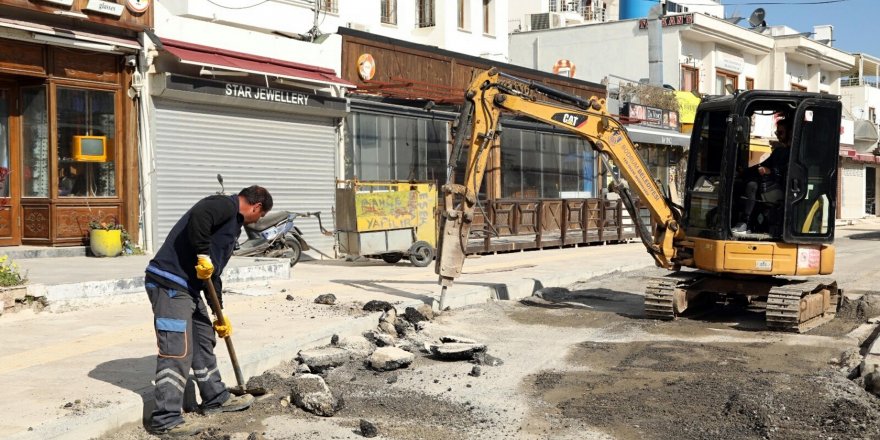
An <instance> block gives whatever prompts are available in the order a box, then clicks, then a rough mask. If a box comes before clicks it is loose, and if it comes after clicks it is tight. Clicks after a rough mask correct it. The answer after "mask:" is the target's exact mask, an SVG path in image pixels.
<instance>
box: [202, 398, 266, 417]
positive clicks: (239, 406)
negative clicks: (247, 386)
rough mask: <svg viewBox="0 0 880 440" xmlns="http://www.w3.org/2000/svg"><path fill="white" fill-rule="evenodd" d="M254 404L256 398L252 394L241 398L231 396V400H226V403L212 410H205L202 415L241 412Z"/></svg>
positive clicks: (213, 407)
mask: <svg viewBox="0 0 880 440" xmlns="http://www.w3.org/2000/svg"><path fill="white" fill-rule="evenodd" d="M253 403H254V396H252V395H250V394H242V395H241V396H234V395H232V394H230V395H229V398H228V399H226V401H225V402H223V403H222V404H220V405H217V406H212V407H210V408H203V409H202V413H203V414H205V415H207V414H215V413H220V412H232V411H241V410H245V409H248V408H250V406H251V405H252V404H253Z"/></svg>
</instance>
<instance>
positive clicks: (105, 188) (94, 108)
mask: <svg viewBox="0 0 880 440" xmlns="http://www.w3.org/2000/svg"><path fill="white" fill-rule="evenodd" d="M57 96H58V99H57V115H58V116H57V133H58V140H57V143H58V195H59V196H61V197H115V196H116V167H115V161H114V157H113V152H114V151H115V148H114V144H115V139H116V112H115V108H116V106H115V105H114V96H115V94H114V92H111V91H98V90H85V89H73V88H63V87H58V89H57Z"/></svg>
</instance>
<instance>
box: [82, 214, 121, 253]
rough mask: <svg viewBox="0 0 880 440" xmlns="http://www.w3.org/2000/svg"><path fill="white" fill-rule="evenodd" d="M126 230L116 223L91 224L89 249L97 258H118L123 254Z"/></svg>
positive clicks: (95, 222) (96, 222)
mask: <svg viewBox="0 0 880 440" xmlns="http://www.w3.org/2000/svg"><path fill="white" fill-rule="evenodd" d="M123 231H124V228H123V227H122V225H120V224H119V223H116V222H98V221H91V222H89V249H90V250H91V251H92V255H94V256H96V257H116V256H118V255H119V254H121V253H122V233H123Z"/></svg>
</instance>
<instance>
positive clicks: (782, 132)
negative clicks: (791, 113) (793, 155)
mask: <svg viewBox="0 0 880 440" xmlns="http://www.w3.org/2000/svg"><path fill="white" fill-rule="evenodd" d="M791 122H792V119H791V118H789V117H785V118H782V119H779V120H777V121H776V132H775V134H776V139H779V142H781V143H782V144H783V145H785V146H786V147H789V146H791V125H792V124H791Z"/></svg>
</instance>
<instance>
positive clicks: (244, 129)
mask: <svg viewBox="0 0 880 440" xmlns="http://www.w3.org/2000/svg"><path fill="white" fill-rule="evenodd" d="M155 121H156V127H155V130H156V136H155V140H156V144H155V154H156V164H155V169H156V175H155V176H154V178H153V182H155V193H154V194H155V196H156V197H155V198H154V203H155V205H154V209H153V212H154V215H155V217H154V219H153V220H154V222H153V224H154V229H155V230H154V237H155V239H156V241H155V243H157V245H159V244H161V243H162V241H164V239H165V237H166V236H167V234H168V232H169V231H170V230H171V227H172V226H174V223H175V222H176V221H177V220H178V219H179V218H180V216H181V215H182V214H183V213H184V212H186V210H187V209H189V208H190V207H191V206H192V204H193V203H195V202H196V201H197V200H199V199H200V198H202V197H205V196H207V195H210V194H214V193H216V192H217V191H218V190H219V189H220V186H219V184H218V183H217V179H216V176H217V173H221V174H223V178H224V184H225V187H226V192H227V193H237V192H238V191H239V190H241V188H243V187H246V186H249V185H253V184H256V185H261V186H264V187H266V188H267V189H268V190H269V192H271V193H272V197H273V199H274V202H275V207H274V208H273V209H285V210H289V211H297V212H305V211H321V213H322V216H321V217H322V219H324V224H325V227H328V228H329V227H332V225H333V217H332V212H331V209H332V207H333V206H334V194H335V191H334V188H335V179H336V173H335V163H336V150H337V145H338V144H337V136H336V121H337V120H336V119H333V118H310V117H306V116H302V115H291V114H286V113H273V112H264V111H256V110H248V109H239V108H223V107H212V106H208V105H204V104H193V103H183V102H178V101H156V117H155ZM296 224H297V226H299V228H300V229H301V230H302V231H303V234H304V235H305V238H306V241H307V242H308V243H309V244H310V245H311V246H312V247H316V248H317V249H318V250H320V251H321V252H324V253H326V254H328V255H333V240H332V238H328V237H325V236H323V235H321V233H320V232H319V229H318V224H317V221H316V220H314V219H300V220H298V221H297V223H296Z"/></svg>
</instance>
